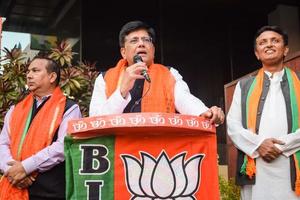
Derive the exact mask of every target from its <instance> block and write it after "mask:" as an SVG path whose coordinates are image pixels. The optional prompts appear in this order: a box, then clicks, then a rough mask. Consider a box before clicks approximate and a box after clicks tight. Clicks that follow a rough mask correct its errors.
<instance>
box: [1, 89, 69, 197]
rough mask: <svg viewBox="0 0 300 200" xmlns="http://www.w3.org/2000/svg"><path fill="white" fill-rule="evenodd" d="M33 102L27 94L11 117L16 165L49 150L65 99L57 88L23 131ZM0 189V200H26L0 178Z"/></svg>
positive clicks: (11, 148) (22, 191) (12, 151)
mask: <svg viewBox="0 0 300 200" xmlns="http://www.w3.org/2000/svg"><path fill="white" fill-rule="evenodd" d="M33 99H34V98H33V95H32V94H29V95H28V96H27V97H26V98H25V99H24V100H22V101H21V102H20V103H18V104H17V105H16V107H15V109H14V110H13V112H12V115H11V120H10V125H9V127H10V131H9V137H10V150H11V154H12V157H13V159H15V160H17V161H22V160H25V159H26V158H28V157H30V156H32V155H33V154H35V153H37V152H38V151H40V150H42V149H43V148H45V147H47V146H49V145H50V144H51V142H52V139H53V137H54V134H55V133H56V130H57V129H58V127H59V125H60V123H61V121H62V117H63V114H64V109H65V104H66V97H65V96H64V95H63V93H62V91H61V90H60V88H59V87H57V88H56V89H55V90H54V92H53V94H52V96H51V97H50V99H49V100H48V101H47V102H46V103H45V105H44V106H43V107H42V108H41V109H40V111H39V112H38V113H37V114H36V116H35V117H34V119H33V120H32V122H31V124H30V126H29V127H26V124H28V122H29V120H30V118H31V111H32V105H33ZM0 188H1V191H0V199H1V200H16V199H18V200H28V199H29V195H28V191H27V189H22V190H21V189H18V188H16V187H13V186H12V185H11V184H10V183H9V181H8V179H7V178H6V177H2V179H1V181H0Z"/></svg>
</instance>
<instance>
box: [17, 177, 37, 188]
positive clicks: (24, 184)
mask: <svg viewBox="0 0 300 200" xmlns="http://www.w3.org/2000/svg"><path fill="white" fill-rule="evenodd" d="M34 181H35V178H34V177H33V176H27V177H25V178H24V179H22V180H21V181H20V182H19V183H18V184H17V188H19V189H25V188H28V187H29V186H31V185H32V183H33V182H34Z"/></svg>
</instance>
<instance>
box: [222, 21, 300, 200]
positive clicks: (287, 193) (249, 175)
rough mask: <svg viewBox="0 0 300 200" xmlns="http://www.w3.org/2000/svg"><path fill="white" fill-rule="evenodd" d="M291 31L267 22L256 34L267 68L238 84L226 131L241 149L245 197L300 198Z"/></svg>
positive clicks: (298, 101)
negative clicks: (287, 61) (290, 63)
mask: <svg viewBox="0 0 300 200" xmlns="http://www.w3.org/2000/svg"><path fill="white" fill-rule="evenodd" d="M288 50H289V48H288V35H287V34H286V33H285V32H284V31H283V30H282V29H281V28H280V27H277V26H264V27H262V28H260V29H259V30H258V31H257V33H256V35H255V37H254V53H255V55H256V57H257V59H258V60H260V61H261V63H262V67H261V68H260V70H259V71H258V74H257V75H255V76H250V77H246V78H244V79H242V80H240V81H239V82H238V84H237V85H236V88H235V91H234V96H233V100H232V104H231V107H230V110H229V112H228V115H227V128H228V130H227V132H228V135H229V137H230V138H231V139H232V141H233V143H234V144H235V146H236V147H237V148H238V158H237V173H236V182H237V184H238V185H241V188H242V190H241V191H242V192H241V196H242V199H243V200H258V199H272V200H277V199H278V200H282V199H289V200H296V199H300V196H299V195H300V170H299V166H300V162H299V161H300V159H299V158H300V157H299V149H300V129H299V125H300V121H299V119H300V118H299V117H300V115H299V113H300V82H299V74H297V73H295V72H294V71H292V70H291V69H289V68H288V67H286V66H284V64H283V61H284V58H285V57H286V55H287V53H288Z"/></svg>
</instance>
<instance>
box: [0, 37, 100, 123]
mask: <svg viewBox="0 0 300 200" xmlns="http://www.w3.org/2000/svg"><path fill="white" fill-rule="evenodd" d="M3 52H4V56H3V57H2V58H1V60H0V61H1V65H0V111H1V116H0V127H3V120H4V116H5V114H6V112H7V111H8V109H9V107H10V106H11V105H13V104H16V103H17V102H18V101H19V100H20V99H22V98H24V96H25V92H24V91H26V88H25V85H26V70H27V67H28V65H29V63H30V60H29V59H26V57H25V53H24V52H22V50H21V48H20V46H15V47H14V48H13V49H11V50H8V49H7V48H4V50H3ZM43 54H46V55H48V57H50V58H52V59H53V60H55V61H56V62H57V63H58V64H59V65H60V67H61V81H60V87H61V88H62V90H63V91H64V93H65V94H66V95H67V96H68V97H69V98H71V99H74V100H75V101H76V102H77V103H78V104H79V106H80V109H81V111H82V113H83V116H84V117H86V116H88V106H89V103H90V99H91V95H92V89H93V84H94V81H95V79H96V77H97V76H98V74H99V72H98V71H97V70H96V67H95V65H96V63H90V62H87V61H85V62H82V63H77V64H73V63H72V60H73V55H74V54H75V53H74V52H72V48H71V46H70V45H69V44H68V43H67V42H66V41H62V42H60V43H58V44H57V47H56V48H53V49H51V51H50V52H43Z"/></svg>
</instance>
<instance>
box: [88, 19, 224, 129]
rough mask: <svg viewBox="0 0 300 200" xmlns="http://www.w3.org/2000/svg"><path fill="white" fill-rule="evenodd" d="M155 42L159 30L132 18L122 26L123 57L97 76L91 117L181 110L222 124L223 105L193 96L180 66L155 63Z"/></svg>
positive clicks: (121, 50) (120, 37) (121, 43)
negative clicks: (210, 105) (177, 67)
mask: <svg viewBox="0 0 300 200" xmlns="http://www.w3.org/2000/svg"><path fill="white" fill-rule="evenodd" d="M154 43H155V31H154V29H153V28H151V27H150V26H148V25H147V24H146V23H144V22H141V21H131V22H128V23H126V24H125V25H124V26H123V27H122V29H121V31H120V33H119V45H120V52H121V55H122V59H121V60H120V61H119V62H118V63H117V65H116V66H115V67H113V68H111V69H109V70H108V71H106V72H105V73H101V74H100V75H99V76H98V77H97V79H96V81H95V87H94V90H93V95H92V100H91V103H90V116H97V115H107V114H120V113H128V112H167V113H175V112H176V111H177V112H179V113H181V114H189V115H195V116H199V115H203V116H204V117H207V118H210V121H211V123H216V124H222V123H223V122H224V113H223V111H222V110H221V109H220V108H218V107H217V106H212V107H211V108H207V107H206V106H205V105H204V103H203V102H202V101H201V100H200V99H198V98H197V97H195V96H193V95H192V94H191V93H190V90H189V88H188V86H187V84H186V83H185V82H184V81H183V79H182V76H181V75H180V74H179V73H178V71H177V70H176V69H174V68H172V67H166V66H163V65H161V64H157V63H154V53H155V47H154ZM145 79H146V80H147V81H145Z"/></svg>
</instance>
